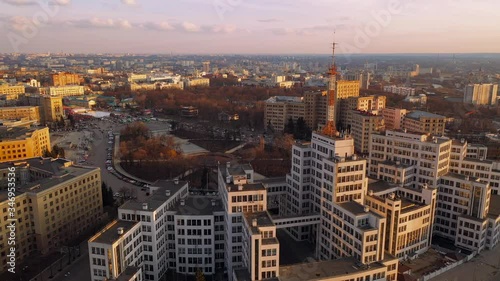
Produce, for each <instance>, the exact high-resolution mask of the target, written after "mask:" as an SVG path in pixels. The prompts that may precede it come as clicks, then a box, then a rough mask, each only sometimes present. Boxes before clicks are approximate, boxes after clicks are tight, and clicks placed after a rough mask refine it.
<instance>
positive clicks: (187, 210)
mask: <svg viewBox="0 0 500 281" xmlns="http://www.w3.org/2000/svg"><path fill="white" fill-rule="evenodd" d="M183 200H184V205H181V201H178V202H177V204H176V205H175V207H174V208H173V209H174V210H176V211H177V215H200V216H205V215H212V214H213V213H214V212H223V211H224V207H223V206H222V201H221V200H220V199H219V198H215V197H208V196H189V197H187V198H185V199H183Z"/></svg>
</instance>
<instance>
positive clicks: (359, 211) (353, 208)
mask: <svg viewBox="0 0 500 281" xmlns="http://www.w3.org/2000/svg"><path fill="white" fill-rule="evenodd" d="M338 205H339V206H340V207H342V208H343V209H345V210H347V211H348V212H350V213H352V214H353V215H355V216H359V215H363V214H367V212H365V206H363V205H361V204H359V203H358V202H356V201H348V202H344V203H339V204H338Z"/></svg>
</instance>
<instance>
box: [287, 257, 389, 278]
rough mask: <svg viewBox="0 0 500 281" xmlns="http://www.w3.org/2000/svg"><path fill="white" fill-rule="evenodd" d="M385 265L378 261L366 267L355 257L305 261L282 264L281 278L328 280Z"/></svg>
mask: <svg viewBox="0 0 500 281" xmlns="http://www.w3.org/2000/svg"><path fill="white" fill-rule="evenodd" d="M383 267H384V265H382V264H381V263H378V262H376V263H372V264H370V267H366V266H363V265H361V264H360V263H359V262H358V261H357V260H356V259H354V258H344V259H336V260H327V261H314V262H308V263H306V262H304V263H299V264H295V265H290V266H281V267H280V276H279V280H281V281H292V280H293V281H295V280H328V279H330V278H332V277H341V276H346V275H349V274H353V273H358V272H363V271H368V270H373V269H379V268H383Z"/></svg>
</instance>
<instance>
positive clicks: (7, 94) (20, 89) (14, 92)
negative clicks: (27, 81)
mask: <svg viewBox="0 0 500 281" xmlns="http://www.w3.org/2000/svg"><path fill="white" fill-rule="evenodd" d="M24 93H25V87H24V85H14V86H12V85H8V84H1V85H0V98H1V99H3V100H5V101H6V103H7V104H8V103H10V101H15V100H17V99H18V98H19V95H22V94H24Z"/></svg>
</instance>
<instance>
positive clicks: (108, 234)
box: [89, 220, 139, 244]
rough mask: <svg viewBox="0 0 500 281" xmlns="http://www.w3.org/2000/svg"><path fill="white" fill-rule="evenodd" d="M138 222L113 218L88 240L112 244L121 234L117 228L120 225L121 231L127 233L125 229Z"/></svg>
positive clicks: (127, 229)
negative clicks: (113, 219)
mask: <svg viewBox="0 0 500 281" xmlns="http://www.w3.org/2000/svg"><path fill="white" fill-rule="evenodd" d="M138 223H139V222H137V221H122V220H115V221H113V222H111V223H110V224H108V225H107V226H106V227H105V228H104V229H103V230H102V231H101V232H100V233H98V234H96V235H95V236H94V237H92V238H90V240H89V242H95V243H103V244H113V243H115V242H116V241H117V240H118V239H119V238H120V237H122V236H123V234H122V235H120V234H118V228H120V227H122V228H123V233H127V231H129V230H130V229H132V228H133V227H134V226H135V225H136V224H138Z"/></svg>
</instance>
